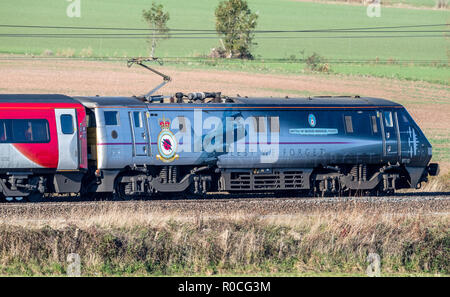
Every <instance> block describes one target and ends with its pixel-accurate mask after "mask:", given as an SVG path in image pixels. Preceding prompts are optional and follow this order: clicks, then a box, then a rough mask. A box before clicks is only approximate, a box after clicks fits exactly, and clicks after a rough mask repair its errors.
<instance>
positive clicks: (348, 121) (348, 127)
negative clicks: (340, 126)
mask: <svg viewBox="0 0 450 297" xmlns="http://www.w3.org/2000/svg"><path fill="white" fill-rule="evenodd" d="M344 123H345V131H346V132H347V133H353V120H352V116H350V115H346V116H344Z"/></svg>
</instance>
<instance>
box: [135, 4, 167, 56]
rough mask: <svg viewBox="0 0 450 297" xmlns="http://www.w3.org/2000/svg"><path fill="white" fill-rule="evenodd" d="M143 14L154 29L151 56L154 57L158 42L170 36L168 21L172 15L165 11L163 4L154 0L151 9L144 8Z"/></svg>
mask: <svg viewBox="0 0 450 297" xmlns="http://www.w3.org/2000/svg"><path fill="white" fill-rule="evenodd" d="M142 16H143V17H144V20H145V21H146V22H147V23H148V24H149V26H150V29H151V30H152V39H151V52H150V56H151V57H152V58H153V56H154V54H155V48H156V45H157V44H158V42H159V41H160V40H161V39H166V38H169V37H170V36H169V28H168V27H167V21H168V20H169V18H170V16H169V13H168V12H164V7H163V5H162V4H156V3H155V2H152V7H151V8H150V9H149V10H145V9H144V10H142ZM149 42H150V41H149Z"/></svg>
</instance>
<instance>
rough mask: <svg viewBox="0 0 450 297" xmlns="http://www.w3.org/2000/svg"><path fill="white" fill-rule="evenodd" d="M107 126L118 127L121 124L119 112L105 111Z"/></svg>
mask: <svg viewBox="0 0 450 297" xmlns="http://www.w3.org/2000/svg"><path fill="white" fill-rule="evenodd" d="M104 115H105V125H106V126H117V125H118V123H119V120H118V116H119V114H118V112H117V111H105V112H104Z"/></svg>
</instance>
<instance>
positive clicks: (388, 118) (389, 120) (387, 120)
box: [384, 111, 394, 128]
mask: <svg viewBox="0 0 450 297" xmlns="http://www.w3.org/2000/svg"><path fill="white" fill-rule="evenodd" d="M384 123H385V124H386V127H391V128H392V127H394V122H393V121H392V112H390V111H385V112H384Z"/></svg>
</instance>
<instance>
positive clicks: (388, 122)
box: [381, 110, 401, 161]
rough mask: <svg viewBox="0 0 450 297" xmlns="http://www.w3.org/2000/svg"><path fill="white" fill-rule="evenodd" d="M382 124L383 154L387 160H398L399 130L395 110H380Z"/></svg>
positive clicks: (399, 148)
mask: <svg viewBox="0 0 450 297" xmlns="http://www.w3.org/2000/svg"><path fill="white" fill-rule="evenodd" d="M381 115H382V124H383V131H382V132H383V155H384V157H387V159H388V160H389V161H399V157H400V156H399V155H400V153H401V147H400V145H401V142H400V139H399V138H400V132H399V127H398V117H397V112H394V111H393V110H382V111H381Z"/></svg>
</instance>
